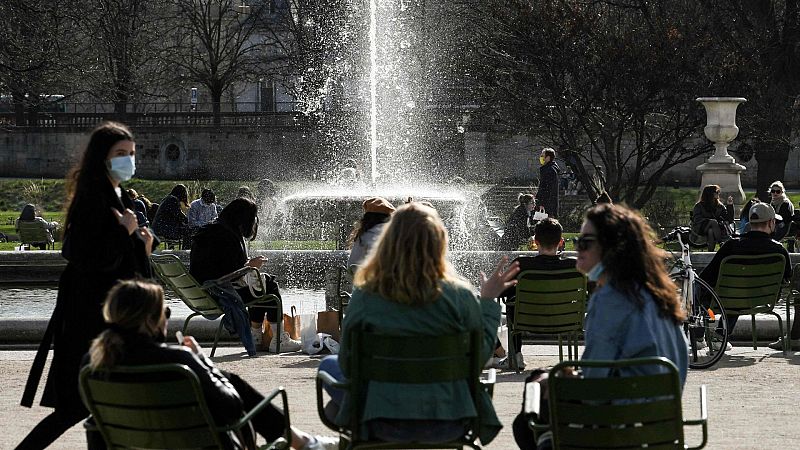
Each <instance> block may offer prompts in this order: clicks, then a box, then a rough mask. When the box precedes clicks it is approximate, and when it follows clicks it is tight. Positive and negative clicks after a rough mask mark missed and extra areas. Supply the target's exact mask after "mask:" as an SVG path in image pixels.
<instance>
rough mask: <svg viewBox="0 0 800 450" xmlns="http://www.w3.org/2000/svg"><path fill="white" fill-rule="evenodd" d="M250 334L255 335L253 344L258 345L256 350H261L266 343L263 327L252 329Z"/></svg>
mask: <svg viewBox="0 0 800 450" xmlns="http://www.w3.org/2000/svg"><path fill="white" fill-rule="evenodd" d="M250 334H252V335H253V343H254V344H255V345H256V348H257V349H258V348H261V344H262V343H263V342H264V331H263V330H262V329H261V327H258V328H253V327H250Z"/></svg>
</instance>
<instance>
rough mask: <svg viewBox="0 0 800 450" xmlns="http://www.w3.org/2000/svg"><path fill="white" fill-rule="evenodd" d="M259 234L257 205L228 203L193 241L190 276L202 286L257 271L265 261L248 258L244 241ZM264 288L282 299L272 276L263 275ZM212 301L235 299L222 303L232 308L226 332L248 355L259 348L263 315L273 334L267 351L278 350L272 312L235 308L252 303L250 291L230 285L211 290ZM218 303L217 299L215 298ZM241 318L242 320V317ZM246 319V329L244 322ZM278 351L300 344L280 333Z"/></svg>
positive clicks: (275, 316) (243, 201)
mask: <svg viewBox="0 0 800 450" xmlns="http://www.w3.org/2000/svg"><path fill="white" fill-rule="evenodd" d="M256 233H258V208H257V207H256V204H255V203H253V202H252V201H250V200H248V199H246V198H237V199H235V200H233V201H232V202H230V203H228V206H226V207H225V208H224V209H223V210H222V212H221V213H220V214H219V217H217V219H216V220H215V221H214V222H212V223H211V224H209V225H206V226H205V227H203V228H201V229H200V230H199V231H198V232H197V233H196V234H195V235H194V238H193V240H192V251H191V253H190V256H189V259H190V264H189V272H190V273H191V274H192V276H193V277H194V278H195V279H196V280H197V281H198V282H199V283H205V282H206V281H209V280H215V279H217V278H220V277H222V276H224V275H227V274H229V273H232V272H234V271H236V270H238V269H241V268H242V267H246V266H249V267H255V268H256V269H260V268H261V267H262V266H263V265H264V261H265V259H264V257H262V256H256V257H255V258H248V255H247V248H246V246H245V241H246V240H250V241H252V240H253V239H255V236H256ZM262 276H263V277H265V278H264V282H265V284H266V286H267V292H266V293H267V294H274V295H277V296H278V297H280V296H281V294H280V291H279V290H278V284H277V283H276V282H275V278H274V277H273V276H271V275H267V274H262ZM212 292H213V294H212V295H215V297H220V298H223V299H224V298H229V296H238V297H239V298H238V299H235V298H234V302H233V304H231V303H229V302H223V303H222V306H227V307H228V308H231V309H232V310H233V311H232V312H233V314H228V310H226V315H225V317H230V320H232V321H233V323H226V325H228V326H229V327H230V328H228V330H229V331H235V332H236V333H237V334H239V338H240V339H241V340H242V344H244V346H245V349H247V353H248V354H249V355H251V356H253V355H255V352H256V349H257V348H260V347H262V345H263V339H264V332H263V330H262V326H263V323H264V316H265V315H266V317H267V320H268V321H269V324H270V328H271V331H272V340H271V341H270V342H269V350H270V351H271V352H274V351H275V350H276V347H277V342H278V341H277V339H278V336H277V334H278V333H277V323H278V317H279V316H280V315H279V314H278V312H277V311H276V310H275V309H267V308H265V307H263V306H250V307H248V308H247V311H246V312H245V311H242V310H241V309H239V308H238V305H241V304H242V303H247V302H249V301H251V300H253V299H254V297H253V294H252V293H251V292H250V288H249V287H247V286H244V287H239V288H234V286H233V285H232V284H226V285H225V286H222V287H219V288H218V289H213V290H212ZM218 299H219V298H218ZM243 316H244V317H243ZM248 317H249V326H247V325H248V324H247V322H248V320H247V318H248ZM231 328H233V330H231ZM280 340H281V350H282V351H286V352H296V351H298V350H300V342H298V341H296V340H294V339H291V338H290V337H289V333H287V332H286V331H283V332H282V333H281V336H280Z"/></svg>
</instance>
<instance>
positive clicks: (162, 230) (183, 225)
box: [153, 194, 189, 240]
mask: <svg viewBox="0 0 800 450" xmlns="http://www.w3.org/2000/svg"><path fill="white" fill-rule="evenodd" d="M188 230H189V221H188V220H187V219H186V214H184V213H183V211H181V203H180V200H178V197H175V196H174V195H172V194H170V195H167V196H166V197H164V200H161V204H160V205H159V206H158V211H156V216H155V217H154V218H153V231H154V232H155V233H156V236H158V237H159V238H161V239H170V240H180V239H183V238H184V237H186V234H187V232H188Z"/></svg>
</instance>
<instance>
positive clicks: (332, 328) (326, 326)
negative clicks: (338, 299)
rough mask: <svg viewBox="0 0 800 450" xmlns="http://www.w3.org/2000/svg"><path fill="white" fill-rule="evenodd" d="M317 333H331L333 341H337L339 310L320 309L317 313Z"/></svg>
mask: <svg viewBox="0 0 800 450" xmlns="http://www.w3.org/2000/svg"><path fill="white" fill-rule="evenodd" d="M317 333H325V334H329V335H331V337H332V338H333V340H334V341H336V342H339V340H340V333H339V312H338V311H320V312H318V313H317Z"/></svg>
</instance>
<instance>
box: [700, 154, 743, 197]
mask: <svg viewBox="0 0 800 450" xmlns="http://www.w3.org/2000/svg"><path fill="white" fill-rule="evenodd" d="M697 170H698V171H699V172H701V173H702V174H703V181H702V182H701V183H700V189H701V190H702V188H703V186H707V185H709V184H716V185H718V186H719V187H720V191H721V192H720V195H719V198H720V200H721V201H722V202H723V203H725V199H727V198H728V196H729V195H732V196H733V203H735V204H737V205H743V204H744V202H745V196H744V190H743V189H742V181H741V177H740V175H741V173H742V172H744V171H745V170H746V167H745V166H743V165H741V164H737V163H735V162H710V161H709V162H707V163H704V164H700V165H699V166H697Z"/></svg>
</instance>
